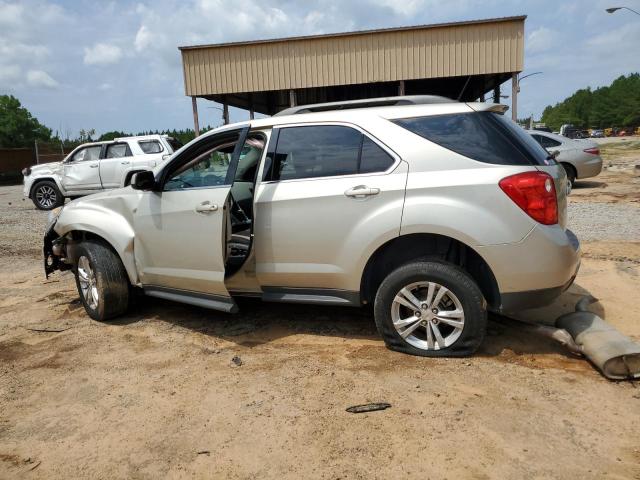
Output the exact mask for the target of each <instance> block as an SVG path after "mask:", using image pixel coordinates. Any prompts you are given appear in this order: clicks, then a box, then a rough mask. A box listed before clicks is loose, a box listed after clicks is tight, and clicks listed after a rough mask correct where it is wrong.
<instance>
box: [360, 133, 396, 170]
mask: <svg viewBox="0 0 640 480" xmlns="http://www.w3.org/2000/svg"><path fill="white" fill-rule="evenodd" d="M393 162H394V160H393V157H392V156H391V155H389V154H388V153H387V152H385V151H384V150H383V149H382V148H380V146H379V145H378V144H377V143H376V142H374V141H373V140H371V139H370V138H369V137H366V136H364V135H363V141H362V153H361V154H360V173H372V172H384V171H385V170H387V169H388V168H389V167H390V166H391V165H393Z"/></svg>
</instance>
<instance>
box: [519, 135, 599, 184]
mask: <svg viewBox="0 0 640 480" xmlns="http://www.w3.org/2000/svg"><path fill="white" fill-rule="evenodd" d="M529 133H530V134H531V136H532V137H533V138H534V139H535V140H536V142H538V143H539V144H540V145H542V146H543V147H544V148H546V149H547V151H549V153H554V152H558V153H557V155H556V160H557V161H558V162H559V163H560V164H561V165H562V166H563V167H564V169H565V171H566V172H567V180H568V185H567V191H568V192H570V191H571V188H573V184H574V183H575V181H576V180H577V179H583V178H589V177H595V176H597V175H598V174H600V172H601V171H602V158H601V157H600V149H599V147H598V144H597V143H596V142H594V141H592V140H573V139H571V138H567V137H563V136H562V135H557V134H555V133H548V132H542V131H539V130H530V131H529Z"/></svg>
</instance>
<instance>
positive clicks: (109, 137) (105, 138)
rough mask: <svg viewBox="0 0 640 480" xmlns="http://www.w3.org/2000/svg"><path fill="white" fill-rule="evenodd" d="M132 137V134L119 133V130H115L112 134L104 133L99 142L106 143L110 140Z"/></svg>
mask: <svg viewBox="0 0 640 480" xmlns="http://www.w3.org/2000/svg"><path fill="white" fill-rule="evenodd" d="M130 136H131V134H130V133H125V132H119V131H118V130H113V131H111V132H106V133H103V134H102V135H100V137H99V138H98V141H99V142H106V141H108V140H113V139H114V138H120V137H130Z"/></svg>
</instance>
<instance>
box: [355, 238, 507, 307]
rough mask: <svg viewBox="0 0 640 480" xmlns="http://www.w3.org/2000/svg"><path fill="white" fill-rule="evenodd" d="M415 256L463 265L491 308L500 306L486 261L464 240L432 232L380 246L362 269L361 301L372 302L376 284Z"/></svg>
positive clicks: (494, 279) (395, 239)
mask: <svg viewBox="0 0 640 480" xmlns="http://www.w3.org/2000/svg"><path fill="white" fill-rule="evenodd" d="M418 259H430V260H434V259H437V260H440V261H445V262H448V263H452V264H454V265H457V266H459V267H461V268H463V269H464V270H465V271H466V272H467V273H468V274H469V275H471V277H472V278H473V279H474V280H475V282H476V283H477V284H478V286H479V287H480V290H481V291H482V294H483V295H484V298H485V299H486V301H487V303H488V305H489V306H490V307H492V308H498V307H499V306H500V303H501V299H500V290H499V288H498V282H497V281H496V278H495V276H494V274H493V271H492V270H491V267H490V266H489V264H488V263H487V262H486V260H485V259H484V258H483V257H482V256H481V255H480V254H479V253H478V252H477V251H476V250H475V249H473V248H472V247H470V246H469V245H467V244H466V243H464V242H462V241H460V240H458V239H455V238H452V237H449V236H446V235H440V234H435V233H411V234H406V235H401V236H399V237H395V238H393V239H391V240H388V241H387V242H385V243H384V244H382V245H381V246H379V247H378V248H377V249H376V250H375V251H374V253H373V254H372V255H371V256H370V257H369V260H368V261H367V263H366V265H365V268H364V270H363V272H362V279H361V285H360V295H361V299H362V301H363V302H365V303H372V302H373V300H374V299H375V295H376V292H377V290H378V287H379V286H380V284H381V283H382V281H383V280H384V278H385V277H386V276H387V275H388V274H389V273H391V272H392V271H393V270H395V269H396V268H398V267H400V266H402V265H405V264H407V263H409V262H411V261H415V260H418Z"/></svg>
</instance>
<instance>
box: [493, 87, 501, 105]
mask: <svg viewBox="0 0 640 480" xmlns="http://www.w3.org/2000/svg"><path fill="white" fill-rule="evenodd" d="M493 103H500V85H498V86H496V87H495V88H494V89H493Z"/></svg>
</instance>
